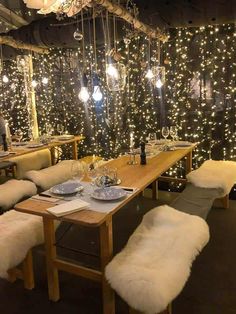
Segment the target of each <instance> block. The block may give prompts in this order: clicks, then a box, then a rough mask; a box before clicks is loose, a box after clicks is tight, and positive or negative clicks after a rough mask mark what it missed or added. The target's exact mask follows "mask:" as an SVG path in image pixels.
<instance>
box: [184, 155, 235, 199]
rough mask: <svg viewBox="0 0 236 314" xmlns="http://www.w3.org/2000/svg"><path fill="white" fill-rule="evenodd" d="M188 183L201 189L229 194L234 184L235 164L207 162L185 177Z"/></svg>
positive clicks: (215, 161) (217, 161)
mask: <svg viewBox="0 0 236 314" xmlns="http://www.w3.org/2000/svg"><path fill="white" fill-rule="evenodd" d="M187 179H188V181H189V182H191V183H192V184H194V185H195V186H198V187H201V188H221V189H222V190H223V193H224V195H226V194H229V192H230V190H231V189H232V187H233V185H234V184H235V183H236V162H234V161H223V160H207V161H205V162H204V163H203V164H202V165H201V167H200V168H199V169H197V170H194V171H192V172H190V173H189V174H188V175H187Z"/></svg>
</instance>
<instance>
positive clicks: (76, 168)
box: [71, 160, 84, 182]
mask: <svg viewBox="0 0 236 314" xmlns="http://www.w3.org/2000/svg"><path fill="white" fill-rule="evenodd" d="M71 177H72V178H73V180H75V181H77V182H80V181H81V180H82V179H83V177H84V168H83V165H82V164H81V162H80V161H78V160H74V161H73V162H72V165H71Z"/></svg>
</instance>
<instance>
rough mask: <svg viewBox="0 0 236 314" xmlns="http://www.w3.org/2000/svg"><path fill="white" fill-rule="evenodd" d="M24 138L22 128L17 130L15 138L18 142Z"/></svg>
mask: <svg viewBox="0 0 236 314" xmlns="http://www.w3.org/2000/svg"><path fill="white" fill-rule="evenodd" d="M22 138H23V132H22V130H21V129H18V130H16V131H15V139H16V141H17V142H20V141H21V140H22Z"/></svg>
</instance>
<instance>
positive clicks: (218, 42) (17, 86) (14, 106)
mask: <svg viewBox="0 0 236 314" xmlns="http://www.w3.org/2000/svg"><path fill="white" fill-rule="evenodd" d="M235 41H236V30H235V26H234V25H223V26H208V27H202V28H190V29H178V30H175V31H174V32H173V34H171V38H170V41H169V42H168V43H167V44H165V52H164V56H163V57H162V59H163V60H164V65H165V67H166V82H165V84H164V86H163V87H162V88H160V89H157V88H155V87H154V86H153V85H152V84H151V83H150V81H149V80H147V78H146V77H145V75H146V73H147V70H148V68H149V63H150V56H149V44H148V38H145V37H143V36H141V35H139V34H136V35H135V36H134V37H133V38H132V39H131V41H127V40H125V39H124V41H122V42H119V43H118V44H117V50H118V52H119V53H120V54H121V56H122V62H123V63H124V64H125V66H126V68H127V81H126V87H125V89H124V90H122V91H118V92H110V91H108V90H107V88H106V75H105V71H106V60H105V51H104V48H101V47H99V48H97V59H98V66H97V72H98V75H99V78H100V84H101V89H102V93H103V99H102V101H99V102H96V101H94V100H93V99H92V97H90V99H89V100H88V102H87V103H86V104H85V103H82V102H81V101H80V100H79V98H78V93H79V91H80V87H81V85H80V84H81V83H80V79H81V76H82V69H83V64H82V60H83V59H82V57H81V56H82V51H81V49H80V48H78V49H75V50H66V49H53V50H52V51H51V52H50V54H49V55H47V56H39V55H35V56H34V60H33V63H34V72H35V73H34V80H35V81H36V82H37V83H38V84H37V86H36V87H35V92H36V103H37V111H38V120H39V128H40V132H41V133H44V132H45V126H46V124H47V123H50V124H51V125H52V126H53V128H54V130H56V125H57V124H58V123H61V122H62V123H63V125H64V127H65V129H66V130H67V131H68V133H71V134H83V135H85V136H86V141H85V143H84V144H83V147H82V150H80V153H83V154H84V155H87V154H91V153H95V154H99V155H102V156H104V157H107V158H108V157H115V156H117V155H118V154H119V153H120V152H122V150H123V149H128V147H129V138H130V137H129V135H130V132H133V133H134V141H135V144H136V146H137V145H138V144H139V143H140V139H141V138H145V137H146V136H147V135H148V133H151V132H155V131H156V132H157V134H158V136H161V135H160V131H159V130H160V127H161V126H162V125H163V124H164V122H166V121H167V123H168V124H169V125H173V124H174V125H178V127H179V129H178V135H179V137H180V139H183V140H190V141H194V142H200V144H199V146H198V148H197V149H196V153H195V155H194V165H195V166H199V165H200V164H201V163H202V162H203V161H204V160H205V159H208V158H209V157H212V158H213V159H231V160H234V159H235V157H236V146H235V128H236V111H235V106H236V97H235V92H236V86H235V81H236V80H235V75H236V74H235V73H236V71H235V70H236V69H235V67H236V52H235V49H236V45H235V44H236V42H235ZM127 42H128V43H127ZM155 47H156V44H151V58H153V57H155V56H156V53H157V51H156V50H155V49H156V48H155ZM163 48H164V47H163ZM162 52H163V51H162ZM85 54H86V60H87V62H86V72H87V73H88V74H89V75H88V88H89V89H90V92H92V85H93V82H92V70H93V69H94V51H93V45H92V44H91V45H90V44H87V45H86V47H85ZM3 72H4V74H5V73H6V74H7V76H8V77H9V82H8V83H4V82H3V81H2V80H0V85H1V93H0V105H1V108H3V110H4V112H5V114H6V115H7V118H8V119H9V122H10V126H11V130H12V132H13V133H14V130H15V129H17V128H19V127H20V128H21V129H23V131H24V136H25V138H27V137H28V133H27V132H28V131H27V130H28V115H27V108H26V105H25V94H24V80H23V77H22V74H21V73H19V71H17V67H16V62H15V61H14V60H12V61H7V62H4V70H3ZM2 75H3V73H2ZM43 78H47V79H48V82H47V83H46V81H45V80H44V83H43V82H42V81H43ZM176 171H177V170H173V173H172V174H174V175H176V174H178V175H179V174H180V175H182V172H181V171H182V170H181V167H180V168H179V169H178V173H177V172H176Z"/></svg>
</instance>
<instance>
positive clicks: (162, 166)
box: [15, 146, 195, 226]
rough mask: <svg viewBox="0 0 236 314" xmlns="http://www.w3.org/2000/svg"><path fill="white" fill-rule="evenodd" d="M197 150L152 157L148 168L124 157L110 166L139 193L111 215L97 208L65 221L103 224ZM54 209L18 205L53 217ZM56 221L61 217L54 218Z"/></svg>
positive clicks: (27, 203) (47, 205)
mask: <svg viewBox="0 0 236 314" xmlns="http://www.w3.org/2000/svg"><path fill="white" fill-rule="evenodd" d="M194 147H195V146H192V147H188V148H186V149H179V150H175V151H168V152H161V153H160V154H159V155H157V156H155V157H153V158H148V160H147V165H144V166H143V165H139V164H137V165H131V166H130V165H127V161H128V160H129V157H128V156H122V157H119V158H117V159H114V160H112V161H110V162H109V163H107V164H106V166H108V167H114V168H117V173H118V177H119V178H120V179H121V185H122V186H127V187H128V186H129V187H136V188H138V191H136V192H135V193H132V194H131V195H129V196H128V197H127V198H125V199H124V200H123V202H122V203H120V204H119V205H118V206H117V207H116V208H115V209H114V210H113V211H112V212H110V213H108V214H106V213H99V212H96V208H92V211H91V210H82V211H79V212H76V213H73V214H70V215H66V216H63V217H62V218H61V220H64V221H68V222H72V223H76V224H83V225H88V226H99V225H101V224H102V223H103V222H104V221H105V220H106V219H107V217H108V216H110V215H113V214H114V213H115V212H117V211H118V210H119V209H120V208H121V207H123V206H124V205H125V204H126V203H128V202H129V201H130V200H131V199H132V198H134V197H135V196H137V195H138V194H139V193H140V192H141V191H143V190H144V189H145V188H146V187H147V186H148V185H149V184H151V183H152V182H153V181H155V180H157V178H158V177H159V176H160V175H161V174H162V173H164V172H166V171H167V170H168V169H169V168H170V167H171V166H173V165H174V164H175V163H176V162H177V161H179V160H180V159H182V158H183V157H185V156H186V155H188V154H189V152H191V151H192V150H193V148H194ZM53 206H54V205H53V204H52V203H47V202H43V201H39V200H32V199H28V200H25V201H23V202H21V203H18V204H16V206H15V209H16V210H18V211H20V212H24V213H29V214H35V215H38V216H44V217H52V218H53V217H54V216H53V215H51V214H49V213H48V212H47V211H46V209H47V208H50V207H53ZM54 219H57V218H56V217H54Z"/></svg>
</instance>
